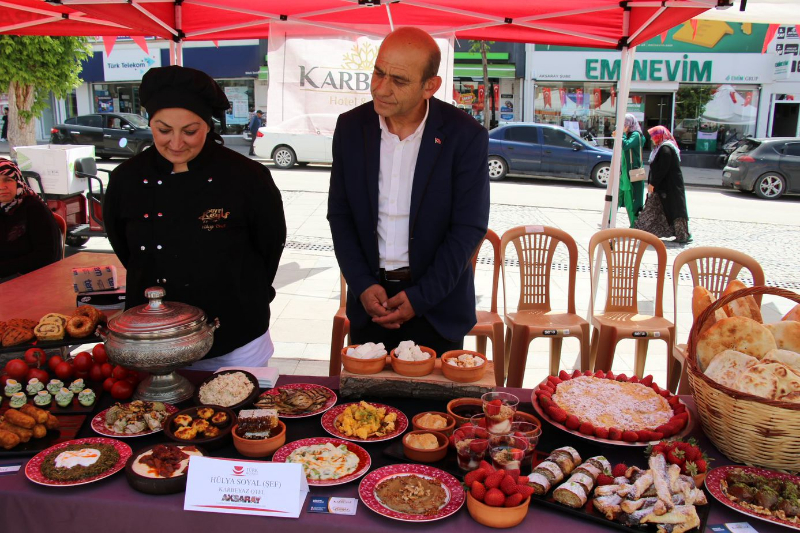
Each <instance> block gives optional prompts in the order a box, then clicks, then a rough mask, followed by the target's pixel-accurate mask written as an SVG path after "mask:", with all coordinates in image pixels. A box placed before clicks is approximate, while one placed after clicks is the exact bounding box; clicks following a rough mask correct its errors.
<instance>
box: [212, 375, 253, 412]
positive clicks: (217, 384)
mask: <svg viewBox="0 0 800 533" xmlns="http://www.w3.org/2000/svg"><path fill="white" fill-rule="evenodd" d="M253 388H254V386H253V382H252V381H250V380H249V379H248V378H247V376H246V375H245V374H244V373H243V372H231V373H228V374H219V375H218V376H216V377H214V379H212V380H210V381H209V382H208V383H205V384H204V385H201V386H200V393H199V394H200V403H202V404H204V405H220V406H222V407H230V406H231V405H236V404H237V403H239V402H242V401H244V400H245V399H247V397H248V396H250V394H251V393H252V392H253Z"/></svg>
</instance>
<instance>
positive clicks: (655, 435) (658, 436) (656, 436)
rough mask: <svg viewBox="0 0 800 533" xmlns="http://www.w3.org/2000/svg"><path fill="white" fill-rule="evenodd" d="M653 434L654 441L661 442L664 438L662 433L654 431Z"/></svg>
mask: <svg viewBox="0 0 800 533" xmlns="http://www.w3.org/2000/svg"><path fill="white" fill-rule="evenodd" d="M652 434H653V440H661V439H663V438H664V434H663V433H661V432H660V431H653V432H652Z"/></svg>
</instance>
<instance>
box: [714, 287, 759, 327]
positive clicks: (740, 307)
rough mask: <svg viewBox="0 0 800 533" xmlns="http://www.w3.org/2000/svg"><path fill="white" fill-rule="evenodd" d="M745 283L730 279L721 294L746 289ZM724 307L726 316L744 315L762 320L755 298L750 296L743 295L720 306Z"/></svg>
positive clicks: (725, 294) (724, 294)
mask: <svg viewBox="0 0 800 533" xmlns="http://www.w3.org/2000/svg"><path fill="white" fill-rule="evenodd" d="M746 288H747V285H745V284H744V283H742V282H741V281H739V280H738V279H734V280H731V282H730V283H728V286H727V287H725V290H724V291H722V295H721V296H720V298H721V297H722V296H727V295H729V294H730V293H732V292H736V291H739V290H742V289H746ZM722 307H723V309H725V314H727V315H728V316H745V317H747V318H752V319H753V320H755V321H756V322H764V319H763V318H761V309H759V307H758V304H757V303H756V299H755V298H753V297H752V296H745V297H744V298H737V299H736V300H733V301H732V302H730V303H728V304H725V305H723V306H722Z"/></svg>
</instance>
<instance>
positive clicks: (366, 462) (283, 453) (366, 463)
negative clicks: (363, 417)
mask: <svg viewBox="0 0 800 533" xmlns="http://www.w3.org/2000/svg"><path fill="white" fill-rule="evenodd" d="M328 443H330V444H333V445H334V446H339V445H341V444H344V445H345V446H347V449H348V450H349V451H351V452H353V453H354V454H356V456H357V457H358V466H357V467H356V469H355V470H354V471H353V472H351V473H350V474H347V475H346V476H342V477H340V478H338V479H310V478H308V484H309V485H313V486H329V485H343V484H345V483H349V482H350V481H353V480H355V479H358V478H360V477H361V476H363V475H364V474H366V473H367V471H368V470H369V467H370V466H371V465H372V459H370V456H369V453H367V450H365V449H364V448H362V447H361V446H359V445H358V444H355V443H353V442H350V441H346V440H341V439H332V438H330V437H315V438H312V439H301V440H296V441H294V442H290V443H289V444H287V445H285V446H283V447H281V448H278V450H277V451H276V452H275V455H273V456H272V462H273V463H285V462H286V458H287V457H289V455H290V454H291V453H292V452H293V451H295V450H297V449H298V448H301V447H303V446H313V445H319V444H328Z"/></svg>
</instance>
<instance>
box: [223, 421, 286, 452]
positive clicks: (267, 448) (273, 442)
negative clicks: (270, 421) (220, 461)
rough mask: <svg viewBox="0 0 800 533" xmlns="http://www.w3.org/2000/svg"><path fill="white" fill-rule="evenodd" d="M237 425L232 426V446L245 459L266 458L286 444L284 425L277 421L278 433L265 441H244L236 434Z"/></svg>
mask: <svg viewBox="0 0 800 533" xmlns="http://www.w3.org/2000/svg"><path fill="white" fill-rule="evenodd" d="M238 427H239V425H238V424H236V425H235V426H233V431H231V434H232V435H233V445H234V446H235V447H236V451H238V452H239V453H240V454H242V455H244V456H245V457H268V456H270V455H272V454H273V453H275V450H277V449H278V448H280V447H281V446H283V445H284V444H286V424H284V423H283V422H281V421H280V420H278V433H277V434H276V435H273V436H272V437H269V438H266V439H244V438H242V437H240V436H239V435H237V434H236V429H237V428H238Z"/></svg>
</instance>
